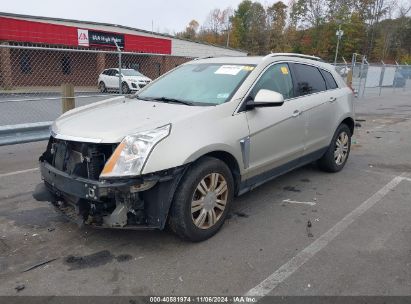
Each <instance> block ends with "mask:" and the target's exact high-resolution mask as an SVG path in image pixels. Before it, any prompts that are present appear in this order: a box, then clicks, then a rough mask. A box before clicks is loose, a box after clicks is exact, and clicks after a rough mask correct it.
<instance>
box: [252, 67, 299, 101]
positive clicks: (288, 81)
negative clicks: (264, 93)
mask: <svg viewBox="0 0 411 304" xmlns="http://www.w3.org/2000/svg"><path fill="white" fill-rule="evenodd" d="M261 89H265V90H271V91H275V92H278V93H281V94H282V95H283V97H284V99H289V98H293V97H294V90H293V82H292V78H291V73H290V69H289V67H288V64H286V63H279V64H275V65H272V66H270V67H269V68H268V69H267V70H266V71H265V72H264V74H263V75H262V76H261V77H260V79H259V80H258V81H257V83H256V85H255V86H254V87H253V89H252V90H251V92H250V96H251V97H252V98H253V100H254V98H255V96H256V95H257V93H258V91H260V90H261Z"/></svg>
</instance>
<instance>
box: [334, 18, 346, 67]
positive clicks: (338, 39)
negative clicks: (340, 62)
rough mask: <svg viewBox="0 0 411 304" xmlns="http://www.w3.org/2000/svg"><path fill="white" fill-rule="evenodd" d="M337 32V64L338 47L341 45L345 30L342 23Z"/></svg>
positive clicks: (335, 62) (335, 61) (335, 60)
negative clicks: (342, 28)
mask: <svg viewBox="0 0 411 304" xmlns="http://www.w3.org/2000/svg"><path fill="white" fill-rule="evenodd" d="M335 34H336V35H337V49H336V50H335V58H334V65H337V58H338V48H339V47H340V40H341V37H342V36H343V35H344V31H342V30H341V24H340V25H339V26H338V30H337V32H336V33H335Z"/></svg>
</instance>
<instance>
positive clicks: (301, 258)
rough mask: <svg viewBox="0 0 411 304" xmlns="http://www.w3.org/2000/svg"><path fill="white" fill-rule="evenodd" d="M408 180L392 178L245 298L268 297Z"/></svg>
mask: <svg viewBox="0 0 411 304" xmlns="http://www.w3.org/2000/svg"><path fill="white" fill-rule="evenodd" d="M403 180H407V181H410V179H409V178H406V177H403V176H396V177H394V178H393V179H392V180H391V181H390V182H389V183H388V184H386V185H385V186H384V187H382V188H381V189H380V190H378V191H377V192H376V193H375V194H374V195H372V196H371V197H370V198H368V199H367V200H366V201H364V202H363V203H361V205H359V206H358V207H357V208H355V209H354V210H353V211H351V212H350V213H349V214H347V215H346V216H345V217H344V218H343V219H342V220H341V221H339V222H338V223H337V224H335V225H334V226H333V227H332V228H331V229H330V230H328V231H327V232H325V233H324V234H323V235H321V236H320V237H319V238H318V239H316V240H315V241H314V242H312V243H311V244H310V245H308V246H307V247H305V248H304V249H303V250H302V251H300V252H299V253H298V254H297V255H296V256H294V257H293V258H292V259H291V260H289V261H288V262H287V263H285V264H284V265H282V266H281V267H280V268H278V269H277V270H276V271H275V272H274V273H272V274H271V275H270V276H269V277H267V278H266V279H265V280H264V281H262V282H261V283H260V284H258V285H257V286H255V287H254V288H252V289H250V290H249V291H247V293H246V294H245V295H246V296H254V297H264V296H266V295H268V294H269V293H270V292H271V291H272V290H273V289H274V288H276V287H277V286H278V285H279V284H280V283H281V282H283V281H284V280H286V279H287V278H288V277H289V276H290V275H292V274H293V273H294V272H295V271H297V270H298V269H299V268H300V267H301V266H303V265H304V264H305V263H306V262H307V261H309V260H310V259H311V258H312V257H313V256H314V255H315V254H317V253H318V252H319V251H320V250H322V249H323V248H324V247H326V246H327V245H328V244H329V243H330V242H331V241H332V240H334V239H335V238H336V237H337V236H338V235H339V234H340V233H341V232H343V231H344V230H345V229H346V228H347V227H348V226H349V225H350V224H351V223H353V222H354V221H355V220H356V219H358V218H359V217H360V216H361V215H362V214H363V213H364V212H366V211H367V210H368V209H370V208H371V207H372V206H374V205H375V204H376V203H378V202H379V201H380V200H381V199H382V198H383V197H384V196H385V195H387V194H388V193H389V192H390V191H391V190H392V189H394V188H395V187H396V186H397V185H398V184H399V183H401V181H403Z"/></svg>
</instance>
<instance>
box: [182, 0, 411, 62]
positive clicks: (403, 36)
mask: <svg viewBox="0 0 411 304" xmlns="http://www.w3.org/2000/svg"><path fill="white" fill-rule="evenodd" d="M410 12H411V0H293V1H290V2H289V3H288V5H287V4H285V3H284V2H282V1H278V2H275V3H273V4H270V5H265V6H264V5H262V4H261V3H260V2H258V1H254V2H253V1H250V0H243V1H242V2H241V3H240V4H239V5H238V7H237V8H236V9H234V10H233V9H232V8H225V9H220V8H216V9H213V10H211V11H210V13H209V15H208V17H207V19H206V21H205V22H204V24H202V25H201V26H200V24H199V23H198V21H196V20H192V21H191V22H190V23H189V24H188V25H187V27H186V29H185V30H184V31H183V32H180V33H177V34H176V35H177V36H178V37H181V38H186V39H191V40H196V41H201V42H207V43H211V44H216V45H222V46H228V47H232V48H238V49H242V50H245V51H247V52H248V53H249V54H250V55H265V54H267V53H270V52H295V53H304V54H309V55H316V56H320V57H321V58H323V59H324V60H327V61H333V60H334V56H335V51H336V45H337V39H338V37H337V35H336V31H337V29H338V28H339V27H341V30H342V31H343V33H344V34H343V36H342V38H341V41H340V48H339V56H338V62H342V61H343V58H345V59H346V60H347V61H350V60H351V56H352V54H353V53H357V54H361V55H366V56H367V58H368V61H370V62H371V61H372V62H379V61H381V60H382V61H384V62H385V63H394V62H395V61H397V62H399V63H408V64H411V17H410V16H409V15H410Z"/></svg>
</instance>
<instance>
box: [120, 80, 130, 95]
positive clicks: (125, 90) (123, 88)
mask: <svg viewBox="0 0 411 304" xmlns="http://www.w3.org/2000/svg"><path fill="white" fill-rule="evenodd" d="M121 93H123V94H129V93H130V89H129V87H128V84H127V83H126V82H123V84H122V85H121Z"/></svg>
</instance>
